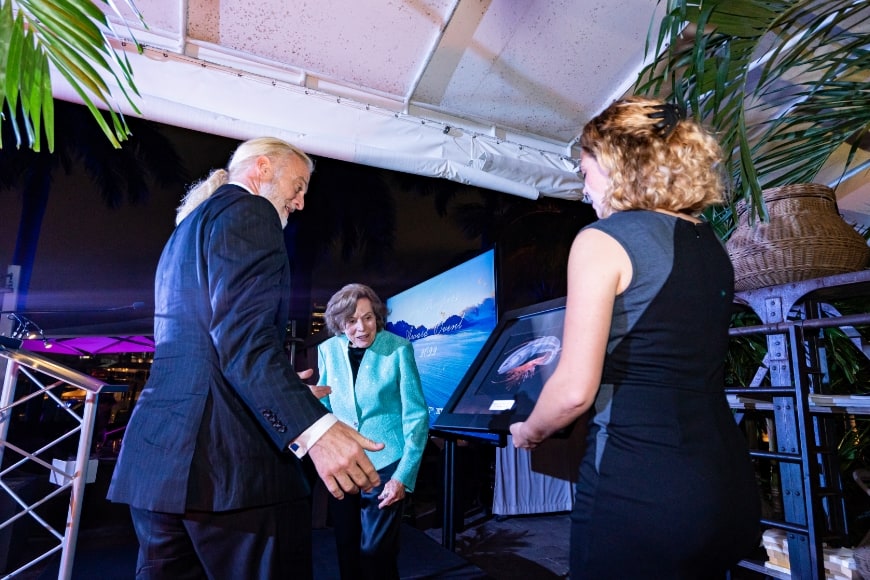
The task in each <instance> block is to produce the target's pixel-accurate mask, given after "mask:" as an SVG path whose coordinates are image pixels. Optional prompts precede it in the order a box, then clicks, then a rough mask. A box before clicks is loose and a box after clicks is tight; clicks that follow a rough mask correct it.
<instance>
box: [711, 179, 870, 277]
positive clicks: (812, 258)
mask: <svg viewBox="0 0 870 580" xmlns="http://www.w3.org/2000/svg"><path fill="white" fill-rule="evenodd" d="M763 194H764V202H765V205H766V207H767V212H768V215H769V216H770V221H769V222H764V223H762V222H761V221H760V220H755V223H754V224H752V225H750V223H749V211H748V206H747V204H746V202H743V201H742V202H740V203H738V204H737V216H738V217H737V227H736V228H735V230H734V233H733V234H732V236H731V237H730V238H729V240H728V242H727V243H726V244H725V246H726V248H727V249H728V255H729V256H731V262H732V263H733V264H734V288H735V290H737V291H742V290H752V289H755V288H762V287H764V286H775V285H778V284H787V283H789V282H797V281H800V280H809V279H811V278H820V277H823V276H831V275H834V274H843V273H845V272H855V271H857V270H861V269H863V268H864V267H865V266H866V265H867V261H868V258H870V248H868V246H867V242H866V241H865V240H864V238H863V237H862V236H861V235H860V234H859V233H858V232H856V231H855V229H854V228H853V227H852V226H850V225H849V224H847V223H846V222H845V221H843V218H841V217H840V214H839V212H838V210H837V198H836V196H835V195H834V191H833V190H832V189H831V188H829V187H827V186H824V185H819V184H815V183H808V184H797V185H786V186H783V187H774V188H771V189H766V190H764V191H763Z"/></svg>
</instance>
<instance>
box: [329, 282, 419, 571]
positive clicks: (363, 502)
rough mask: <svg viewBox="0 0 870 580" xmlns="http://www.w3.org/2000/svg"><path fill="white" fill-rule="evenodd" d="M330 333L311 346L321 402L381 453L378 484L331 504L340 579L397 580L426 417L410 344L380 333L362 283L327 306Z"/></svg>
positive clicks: (380, 315) (376, 460) (379, 309)
mask: <svg viewBox="0 0 870 580" xmlns="http://www.w3.org/2000/svg"><path fill="white" fill-rule="evenodd" d="M325 317H326V326H327V328H328V329H329V331H330V332H331V333H332V334H334V335H335V336H333V337H332V338H330V339H329V340H327V341H325V342H323V343H322V344H320V346H318V348H317V355H318V356H317V366H318V369H319V371H320V378H319V381H318V384H319V385H329V387H331V389H332V391H331V393H330V394H329V395H328V396H327V397H326V398H324V399H322V401H323V403H324V404H325V405H326V406H327V407H328V408H329V409H330V410H331V411H332V412H333V413H334V414H335V415H336V416H337V417H338V418H339V419H341V420H342V421H344V422H346V423H347V424H349V425H352V426H353V427H355V428H356V429H357V430H358V431H359V432H360V433H361V434H363V435H365V436H366V437H369V438H370V439H372V440H374V441H378V442H383V443H384V445H385V447H384V449H383V450H381V451H377V452H372V453H370V454H369V458H370V459H371V460H372V463H373V464H374V466H375V468H376V469H377V470H378V474H379V475H380V477H381V484H380V486H378V487H376V488H374V489H373V490H371V491H370V492H361V493H360V494H359V495H351V494H347V495H345V496H344V498H343V499H340V500H337V499H335V498H330V514H331V516H332V525H333V529H334V530H335V541H336V547H337V548H338V560H339V569H340V571H341V577H342V579H343V580H351V579H356V578H377V579H379V580H381V579H390V578H393V579H398V578H399V570H398V554H399V531H400V526H401V523H402V509H403V505H404V500H405V495H406V494H407V493H410V492H412V491H413V489H414V482H415V481H416V479H417V471H418V470H419V468H420V461H421V459H422V457H423V449H424V447H425V446H426V440H427V437H428V429H429V413H428V410H427V407H426V402H425V400H424V398H423V389H422V387H421V385H420V374H419V372H418V371H417V363H416V362H415V360H414V347H413V346H412V345H411V343H410V342H408V341H407V340H405V339H404V338H401V337H399V336H396V335H395V334H393V333H391V332H389V331H384V325H385V323H386V317H387V307H386V305H384V303H383V302H382V301H381V299H380V298H378V296H377V294H375V292H374V291H373V290H372V289H371V288H369V287H368V286H364V285H362V284H348V285H347V286H345V287H344V288H342V289H341V290H339V291H338V292H336V293H335V294H334V295H333V296H332V298H330V300H329V303H328V304H327V305H326V314H325Z"/></svg>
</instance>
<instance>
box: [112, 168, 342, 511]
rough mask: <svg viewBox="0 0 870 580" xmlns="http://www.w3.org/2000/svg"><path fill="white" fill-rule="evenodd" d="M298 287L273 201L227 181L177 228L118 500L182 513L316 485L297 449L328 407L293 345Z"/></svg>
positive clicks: (163, 265)
mask: <svg viewBox="0 0 870 580" xmlns="http://www.w3.org/2000/svg"><path fill="white" fill-rule="evenodd" d="M289 292H290V272H289V264H288V259H287V251H286V248H285V246H284V237H283V232H282V229H281V224H280V219H279V217H278V213H277V212H276V211H275V208H274V206H272V204H271V203H270V202H269V201H268V200H266V199H264V198H262V197H259V196H255V195H251V194H250V193H248V192H247V191H246V190H244V189H243V188H241V187H238V186H235V185H231V184H230V185H224V186H222V187H220V188H219V189H218V190H217V191H216V192H215V193H214V194H212V196H211V197H210V198H209V199H208V200H206V201H205V202H204V203H203V204H201V205H200V206H199V207H198V208H196V209H195V210H194V211H193V212H192V213H191V214H190V215H188V216H187V217H186V218H185V219H184V220H183V221H182V222H181V224H179V225H178V227H177V228H176V229H175V231H174V232H173V234H172V236H171V237H170V239H169V241H168V242H167V244H166V247H165V248H164V250H163V254H162V256H161V258H160V262H159V264H158V267H157V275H156V278H155V321H154V334H155V342H156V345H157V346H156V350H155V356H154V363H153V365H152V368H151V374H150V377H149V379H148V382H147V384H146V385H145V388H144V390H143V391H142V394H141V396H140V397H139V400H138V402H137V403H136V405H135V407H134V410H133V414H132V416H131V418H130V423H129V426H128V427H127V430H126V433H125V435H124V440H123V446H122V450H121V454H120V457H119V459H118V464H117V466H116V469H115V473H114V476H113V478H112V485H111V488H110V490H109V499H111V500H112V501H116V502H123V503H128V504H130V505H132V506H134V507H138V508H143V509H148V510H153V511H162V512H169V513H182V512H184V511H185V510H189V509H195V510H205V511H224V510H231V509H238V508H247V507H254V506H262V505H269V504H273V503H278V502H282V501H288V500H291V499H295V498H299V497H302V496H304V495H306V494H307V493H308V485H307V483H306V481H305V478H304V476H303V473H302V470H301V466H300V462H299V460H298V459H297V458H296V457H295V456H294V455H293V454H292V453H290V452H289V451H288V450H287V446H288V445H289V444H290V442H291V441H292V440H293V439H295V438H296V437H297V436H298V435H299V434H300V433H301V432H302V431H304V430H305V429H306V428H307V427H308V426H310V425H311V424H312V423H314V421H316V420H317V419H318V418H320V417H321V416H322V415H324V414H325V413H326V409H325V408H324V406H323V405H321V404H320V402H319V401H318V400H317V399H316V398H315V397H314V396H313V395H312V394H311V392H310V390H309V389H308V388H307V387H306V386H305V385H304V384H303V383H302V382H301V381H300V380H299V378H298V377H297V375H296V373H295V371H294V369H293V368H292V367H291V365H290V362H289V360H288V357H287V356H286V353H285V352H284V349H283V339H284V332H285V328H286V321H287V317H288V315H289V298H290V296H289Z"/></svg>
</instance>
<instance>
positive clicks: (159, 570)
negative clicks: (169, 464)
mask: <svg viewBox="0 0 870 580" xmlns="http://www.w3.org/2000/svg"><path fill="white" fill-rule="evenodd" d="M130 513H131V514H132V516H133V526H134V527H135V529H136V536H137V537H138V539H139V557H138V561H137V563H136V578H137V579H139V580H157V579H172V580H187V579H191V580H192V579H200V578H212V579H220V578H245V579H246V580H247V579H261V580H270V579H273V578H294V579H297V578H301V579H310V578H312V577H313V569H312V563H311V508H310V505H309V502H308V499H307V498H305V499H301V500H295V501H293V502H288V503H282V504H277V505H270V506H264V507H257V508H251V509H241V510H232V511H226V512H188V513H185V514H167V513H161V512H152V511H148V510H143V509H138V508H134V507H131V508H130Z"/></svg>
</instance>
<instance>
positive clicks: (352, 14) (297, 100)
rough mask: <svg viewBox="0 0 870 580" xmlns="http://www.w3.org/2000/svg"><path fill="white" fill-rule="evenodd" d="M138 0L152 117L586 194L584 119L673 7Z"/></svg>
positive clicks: (618, 83) (628, 78)
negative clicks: (580, 163)
mask: <svg viewBox="0 0 870 580" xmlns="http://www.w3.org/2000/svg"><path fill="white" fill-rule="evenodd" d="M136 5H137V7H138V8H139V9H140V10H141V12H142V14H143V16H144V18H145V22H146V23H147V29H146V28H145V27H143V26H141V25H140V24H138V23H137V21H136V20H135V19H134V18H132V16H129V15H128V22H127V23H121V22H115V23H114V26H113V27H114V32H115V33H116V34H126V35H127V38H115V39H114V42H115V44H116V46H117V49H118V50H122V51H124V52H125V56H126V57H127V58H128V59H129V60H130V62H131V66H132V69H133V75H134V81H135V83H136V86H137V88H138V89H139V91H140V93H141V98H137V99H136V105H137V107H138V108H139V110H140V112H141V115H142V116H144V117H145V118H147V119H149V120H153V121H158V122H162V123H167V124H171V125H175V126H179V127H184V128H188V129H193V130H198V131H203V132H207V133H211V134H216V135H221V136H225V137H231V138H238V139H246V138H250V137H254V136H259V135H266V134H268V135H275V136H278V137H282V138H284V139H286V140H288V141H290V142H293V143H295V144H297V145H299V146H301V147H302V148H304V149H305V150H306V151H308V152H310V153H312V154H315V155H320V156H325V157H331V158H335V159H340V160H343V161H349V162H353V163H360V164H365V165H371V166H375V167H381V168H385V169H392V170H397V171H403V172H409V173H415V174H420V175H426V176H434V177H441V178H445V179H450V180H453V181H458V182H461V183H467V184H472V185H477V186H481V187H485V188H488V189H493V190H496V191H503V192H506V193H511V194H514V195H520V196H524V197H528V198H532V199H535V198H537V197H539V196H542V195H543V196H552V197H561V198H567V199H577V198H579V197H580V196H581V193H582V181H581V180H580V178H579V177H578V176H577V175H576V173H575V172H576V156H577V152H576V151H575V150H574V148H573V147H574V140H575V137H576V134H577V132H578V131H579V129H580V128H581V127H582V125H583V123H585V121H586V120H587V119H588V118H590V117H591V116H593V115H594V114H595V113H597V112H598V111H600V110H601V109H603V108H604V107H605V106H606V105H607V104H609V102H610V101H612V100H613V99H614V98H616V97H618V96H621V95H622V94H623V93H624V92H625V91H626V90H627V89H628V87H630V85H631V84H632V83H633V82H634V80H635V78H636V75H637V71H638V70H640V68H641V66H642V65H643V62H644V58H645V56H646V55H645V42H644V41H645V38H646V35H647V32H648V30H649V26H650V23H651V22H653V16H654V14H655V13H656V11H657V10H660V9H661V7H660V6H659V5H658V3H657V1H656V0H624V1H621V2H617V3H614V2H609V1H607V0H555V1H552V0H546V1H545V0H529V1H528V2H520V3H517V2H513V1H512V0H485V1H483V2H480V1H478V0H417V1H415V2H407V1H404V0H403V1H398V2H383V1H380V0H361V1H355V2H351V1H349V0H295V1H294V2H289V3H288V2H285V1H284V0H263V1H261V2H257V3H256V4H251V3H250V2H247V0H214V1H213V2H200V1H193V0H137V2H136ZM110 18H114V17H113V16H111V15H110ZM128 25H129V27H128ZM133 37H135V39H136V41H138V42H139V43H140V44H141V45H142V47H143V48H144V50H143V51H142V52H141V54H140V53H138V52H137V50H136V46H135V43H134V42H132V41H131V38H133ZM52 82H53V85H54V92H55V95H56V96H57V97H58V98H61V99H64V100H69V101H73V102H81V100H80V97H79V95H78V94H77V93H76V92H75V91H73V90H72V89H71V87H70V86H69V85H68V84H67V83H66V81H65V80H64V79H63V78H62V77H60V75H57V74H53V75H52ZM114 94H115V96H116V98H117V100H118V106H119V107H120V108H121V109H122V110H123V111H124V113H125V114H127V115H134V114H136V113H135V111H133V110H132V109H131V108H130V107H129V106H128V105H127V104H126V103H124V102H122V101H123V98H122V97H119V96H118V95H121V93H120V92H115V93H114Z"/></svg>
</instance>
